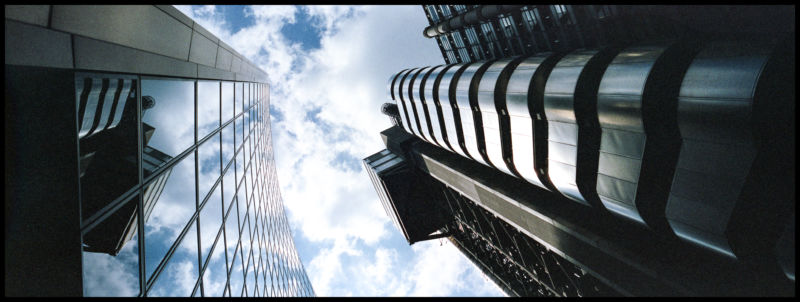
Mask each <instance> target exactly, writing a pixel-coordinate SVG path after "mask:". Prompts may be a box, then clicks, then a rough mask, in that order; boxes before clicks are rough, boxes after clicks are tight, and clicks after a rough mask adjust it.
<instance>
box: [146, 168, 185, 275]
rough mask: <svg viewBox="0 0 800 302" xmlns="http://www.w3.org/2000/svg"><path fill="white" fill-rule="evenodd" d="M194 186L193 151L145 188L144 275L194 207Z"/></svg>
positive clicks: (155, 263)
mask: <svg viewBox="0 0 800 302" xmlns="http://www.w3.org/2000/svg"><path fill="white" fill-rule="evenodd" d="M194 189H195V185H194V154H189V155H188V156H187V157H185V158H184V159H182V160H181V161H180V162H179V163H178V164H176V165H175V166H173V167H172V168H171V169H170V170H168V171H166V172H164V173H163V174H161V176H160V177H158V178H156V179H155V180H154V181H152V182H151V183H150V185H149V186H148V189H145V195H144V196H145V199H144V201H145V202H144V204H145V209H148V208H151V210H150V211H147V212H145V214H148V212H149V215H146V216H145V224H144V231H145V239H146V240H145V245H144V246H145V255H147V261H146V262H147V267H146V273H147V276H148V278H149V277H150V276H151V275H152V273H153V271H155V269H156V266H158V264H159V262H161V259H162V258H163V257H164V255H166V253H167V250H168V249H169V248H170V247H171V246H172V244H173V242H175V240H176V238H178V235H179V234H180V233H181V231H182V230H183V228H184V227H185V226H186V224H187V223H188V222H189V219H190V218H192V215H194V213H195V210H196V208H197V206H196V204H195V190H194ZM151 190H152V193H150V191H151ZM159 192H160V194H158V193H159ZM195 241H197V240H196V239H195ZM195 257H196V256H195ZM195 260H196V258H195Z"/></svg>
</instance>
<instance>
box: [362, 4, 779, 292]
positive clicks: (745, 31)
mask: <svg viewBox="0 0 800 302" xmlns="http://www.w3.org/2000/svg"><path fill="white" fill-rule="evenodd" d="M423 8H424V10H425V12H426V15H427V16H428V19H429V21H430V22H431V26H430V27H428V28H426V29H425V31H424V35H425V36H427V37H431V38H436V39H437V42H438V43H439V46H440V49H441V50H442V54H443V57H444V59H445V61H446V62H447V63H449V65H440V66H433V67H421V68H411V69H406V70H403V71H400V72H398V73H396V74H395V75H393V76H392V77H391V78H390V79H389V85H388V86H389V96H390V97H391V99H392V100H393V102H394V104H391V105H388V106H387V105H384V107H383V109H382V111H383V112H384V113H386V114H388V115H390V116H391V118H392V120H393V124H394V125H395V126H394V127H392V128H390V129H387V130H384V131H383V132H382V133H381V135H382V136H383V139H384V142H385V143H386V148H387V149H386V150H383V151H381V152H379V153H377V154H374V155H372V156H370V157H367V158H366V159H365V160H364V163H365V166H366V168H367V170H368V171H369V174H370V176H371V177H372V181H373V184H374V185H375V188H376V190H377V191H378V193H379V196H380V197H381V200H382V203H383V204H384V208H385V209H386V210H387V214H389V216H390V217H392V219H393V221H394V222H395V224H396V225H397V226H398V228H399V229H400V230H401V231H402V232H403V234H404V235H405V236H406V238H407V240H408V241H409V243H414V242H416V241H420V240H426V239H430V238H437V237H443V236H447V237H449V238H450V240H451V241H452V242H453V243H454V244H456V246H457V247H458V248H459V249H460V250H462V252H464V254H465V255H466V256H467V257H468V258H470V260H472V261H473V262H474V263H476V265H478V267H480V268H481V269H482V270H483V271H484V272H485V273H486V274H487V275H488V276H490V278H492V280H494V281H495V282H496V283H497V284H498V285H499V286H500V287H501V288H502V289H503V290H504V291H505V292H506V293H507V294H509V295H523V296H529V295H544V296H597V295H645V296H650V295H734V296H736V295H755V296H759V295H767V296H775V295H777V296H791V295H794V253H795V251H794V220H795V216H794V156H793V153H794V138H793V137H794V135H793V132H792V131H793V130H789V129H794V127H793V125H794V117H793V116H792V115H791V114H790V112H793V111H794V107H793V106H794V105H793V103H794V71H793V70H794V39H793V37H794V27H793V25H792V24H793V23H794V12H793V8H792V7H737V6H718V7H679V6H674V7H672V6H669V7H667V6H605V5H601V6H589V5H586V6H575V5H531V6H496V5H487V6H463V5H425V6H423ZM764 19H769V20H771V22H769V23H765V22H762V20H764ZM465 40H466V41H467V42H465ZM392 105H396V107H393V106H392ZM389 107H392V108H395V109H394V110H391V109H388V108H389ZM777 146H781V147H777ZM409 188H414V189H413V190H412V189H409ZM709 276H714V277H713V278H710V277H709Z"/></svg>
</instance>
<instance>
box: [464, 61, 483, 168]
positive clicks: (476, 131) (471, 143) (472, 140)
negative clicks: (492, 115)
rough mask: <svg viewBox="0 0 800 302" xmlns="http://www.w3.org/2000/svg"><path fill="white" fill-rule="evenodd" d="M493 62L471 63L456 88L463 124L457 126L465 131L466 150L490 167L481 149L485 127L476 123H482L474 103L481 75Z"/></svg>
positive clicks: (475, 158) (476, 159) (473, 157)
mask: <svg viewBox="0 0 800 302" xmlns="http://www.w3.org/2000/svg"><path fill="white" fill-rule="evenodd" d="M491 64H492V61H489V62H479V63H475V64H471V65H469V67H467V69H466V70H464V72H463V73H462V74H461V77H460V78H459V79H458V83H457V85H456V90H455V98H456V106H458V112H459V114H460V115H461V124H460V125H457V126H460V127H461V130H462V131H463V133H464V145H462V147H463V148H464V149H465V152H467V153H468V154H469V155H471V156H472V159H474V160H475V161H477V162H479V163H482V164H484V165H487V166H490V167H492V164H491V163H489V161H488V160H487V158H486V154H485V151H484V152H481V151H480V149H481V147H482V146H481V145H483V144H482V142H481V140H482V138H483V129H482V128H479V127H478V126H477V125H476V124H478V125H480V124H481V117H480V115H479V114H480V111H478V107H477V106H473V105H472V104H475V103H477V100H475V99H476V97H477V86H478V83H479V81H480V79H481V76H483V72H484V71H485V70H486V68H488V67H489V66H490V65H491Z"/></svg>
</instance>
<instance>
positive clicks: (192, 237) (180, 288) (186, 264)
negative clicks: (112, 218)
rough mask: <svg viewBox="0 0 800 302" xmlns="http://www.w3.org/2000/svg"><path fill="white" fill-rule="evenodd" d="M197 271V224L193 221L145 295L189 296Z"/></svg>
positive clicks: (195, 280)
mask: <svg viewBox="0 0 800 302" xmlns="http://www.w3.org/2000/svg"><path fill="white" fill-rule="evenodd" d="M147 236H149V234H148V235H147ZM146 253H148V252H146ZM198 271H199V269H198V267H197V225H196V224H195V223H194V222H193V223H192V224H190V225H189V229H188V230H187V231H186V235H184V237H183V240H182V241H181V243H180V245H179V246H178V248H177V249H176V250H175V253H173V254H172V257H171V258H170V259H169V262H167V266H166V267H164V270H163V271H161V275H160V276H159V277H158V279H156V281H155V283H154V284H153V286H152V287H151V288H150V292H148V293H147V295H148V296H151V297H189V296H191V294H192V289H194V285H195V283H196V282H197V273H198Z"/></svg>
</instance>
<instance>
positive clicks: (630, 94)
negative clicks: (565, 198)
mask: <svg viewBox="0 0 800 302" xmlns="http://www.w3.org/2000/svg"><path fill="white" fill-rule="evenodd" d="M694 52H695V47H694V46H692V45H691V44H688V43H687V44H684V43H675V42H661V43H653V44H647V45H637V46H634V47H629V48H627V49H625V50H623V51H622V52H620V54H619V55H617V56H616V57H615V58H614V60H613V61H612V62H611V64H610V65H609V67H608V68H607V69H606V71H605V74H604V75H603V79H602V81H601V82H600V87H599V89H598V92H597V114H598V120H599V122H600V127H601V129H602V134H601V141H600V153H599V159H598V167H597V194H598V195H599V197H600V200H601V201H602V203H603V205H604V206H605V207H606V209H608V210H609V211H610V212H612V213H614V214H617V215H620V216H622V217H625V218H628V219H630V220H633V221H635V222H638V223H641V224H645V225H649V226H650V227H651V228H653V229H657V230H659V231H665V230H666V228H667V227H666V221H665V218H664V207H665V206H666V200H667V194H668V191H667V190H664V189H663V188H664V187H668V186H669V180H670V179H671V178H672V175H671V174H672V172H673V171H674V168H673V167H674V165H675V159H676V156H675V154H677V146H678V145H679V143H680V141H678V140H677V139H678V133H677V125H676V122H675V120H674V115H675V114H674V112H675V110H676V108H675V106H676V104H677V103H676V102H677V93H678V87H680V81H681V79H682V78H683V75H684V72H685V71H686V67H687V66H688V64H689V62H690V61H691V57H692V55H693V53H694ZM666 117H669V118H666Z"/></svg>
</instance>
